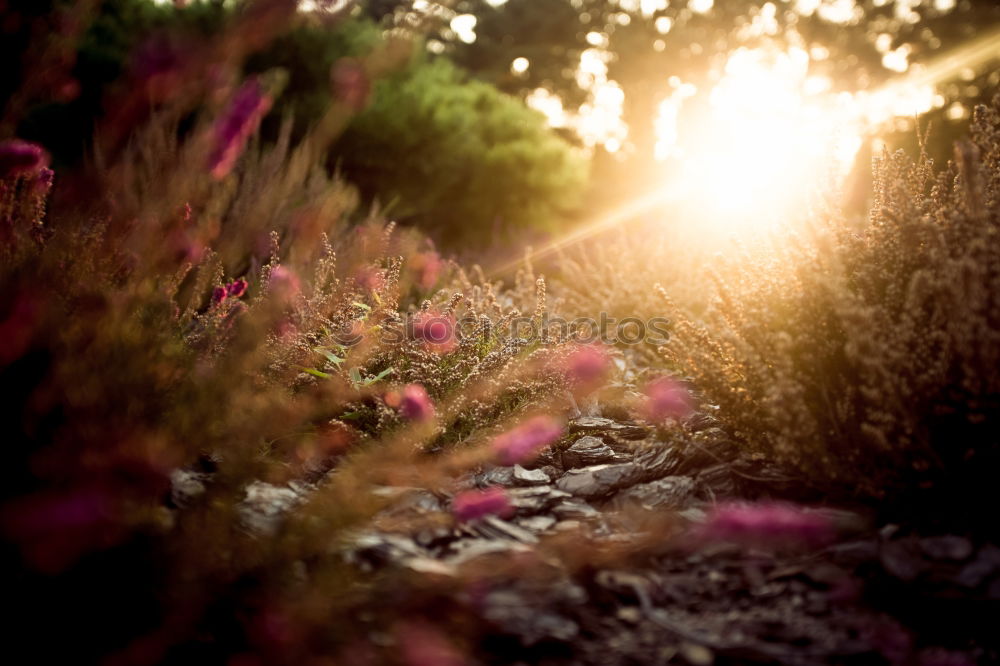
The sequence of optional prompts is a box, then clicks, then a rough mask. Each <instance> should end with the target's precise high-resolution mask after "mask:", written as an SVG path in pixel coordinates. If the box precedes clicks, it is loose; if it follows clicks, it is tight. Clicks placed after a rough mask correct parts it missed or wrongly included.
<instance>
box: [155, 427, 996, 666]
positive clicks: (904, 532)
mask: <svg viewBox="0 0 1000 666" xmlns="http://www.w3.org/2000/svg"><path fill="white" fill-rule="evenodd" d="M568 430H569V436H567V437H565V438H564V439H563V440H562V441H561V442H560V443H559V445H557V446H556V447H553V448H552V449H551V450H549V451H546V452H545V453H543V454H542V455H541V456H540V457H539V458H538V459H536V460H534V461H533V462H532V463H530V464H526V465H524V466H520V465H514V466H511V467H493V468H489V469H483V470H480V471H479V473H477V474H475V475H472V476H469V477H467V478H465V479H462V480H460V481H459V483H458V490H461V489H463V488H464V489H472V488H487V487H490V486H502V487H504V488H506V489H507V492H508V495H509V497H510V501H511V505H512V507H513V510H512V512H510V513H509V514H507V515H505V516H504V517H500V516H496V515H493V516H487V517H484V518H482V519H481V520H478V521H470V522H465V523H461V522H456V521H455V520H454V519H453V518H452V517H451V506H450V503H451V500H452V497H451V496H447V495H443V494H433V493H430V492H428V491H425V490H422V489H415V488H413V489H406V488H404V489H399V488H384V489H380V490H379V492H380V493H384V494H385V495H386V496H387V497H390V498H392V499H393V501H392V502H391V505H390V508H388V509H387V510H385V511H384V512H382V513H381V514H380V515H379V516H378V517H377V518H376V519H375V521H373V523H372V525H371V526H370V528H368V529H366V530H364V531H361V532H358V533H355V534H353V535H352V537H351V539H350V540H349V542H348V543H347V544H346V545H345V546H344V550H343V557H345V558H346V559H347V560H348V561H349V562H351V563H352V564H353V565H354V566H356V567H357V568H358V569H359V572H364V573H366V574H368V575H369V577H374V578H378V577H380V576H381V577H383V578H386V579H388V580H391V581H394V582H393V583H392V584H391V586H393V587H392V592H391V593H389V596H387V597H385V596H383V597H381V598H380V600H375V601H373V602H372V603H373V604H378V603H386V604H390V603H391V604H403V605H408V606H409V607H411V609H412V612H413V613H414V614H416V615H418V616H421V615H422V616H424V617H426V618H427V619H428V620H429V621H431V622H433V621H435V620H436V619H438V618H440V617H443V616H444V615H445V614H456V613H459V614H461V615H462V616H463V618H465V619H464V620H463V621H464V622H465V624H466V625H467V628H468V625H471V626H472V628H471V629H469V631H471V632H472V633H473V634H474V635H476V636H478V637H479V638H478V639H477V641H476V646H475V648H474V653H475V658H476V659H477V660H479V661H481V662H483V663H495V664H594V665H597V664H668V663H669V664H678V663H679V664H685V663H686V664H695V665H700V664H712V663H715V664H723V663H724V664H743V663H781V664H848V663H850V664H868V663H872V664H878V663H891V664H919V665H921V666H932V665H942V666H943V665H952V666H958V665H960V664H975V663H1000V651H998V647H1000V640H998V639H997V637H996V631H995V627H994V626H993V625H994V624H997V622H1000V548H998V547H997V546H996V545H993V544H990V543H982V542H979V541H977V540H975V539H972V538H969V537H967V536H965V535H961V534H948V533H944V534H942V533H919V532H917V531H915V530H914V529H912V528H908V527H907V526H905V525H902V526H901V525H892V524H889V525H880V524H877V522H878V521H877V520H876V519H875V518H874V516H873V514H870V513H868V512H866V511H864V510H863V509H858V508H857V507H851V508H850V509H847V508H843V507H814V508H812V509H809V511H811V512H813V513H815V515H817V516H822V517H823V519H824V520H826V521H828V522H829V524H831V525H834V526H835V527H836V536H835V538H834V539H833V540H832V541H826V542H824V543H822V544H810V547H802V545H801V544H797V545H796V547H785V545H782V544H774V543H747V542H745V541H741V542H727V541H725V540H722V541H720V540H717V539H705V538H701V537H699V536H698V534H699V527H700V526H703V525H704V524H705V521H706V520H708V518H709V516H710V514H711V511H712V509H713V507H715V506H718V504H719V503H720V502H725V501H732V500H749V501H756V500H760V499H762V498H767V497H768V496H777V497H781V496H782V495H783V494H785V495H787V493H788V483H789V480H788V479H785V478H783V477H782V476H781V475H780V474H778V473H776V472H775V471H773V470H770V469H768V468H767V467H766V466H764V465H762V464H760V463H759V462H755V461H753V460H751V459H749V458H747V457H744V456H741V455H740V454H739V453H738V452H737V451H736V450H735V448H734V447H733V446H732V444H731V443H730V442H729V440H728V439H727V438H726V436H725V434H724V433H723V431H722V430H721V429H719V428H717V427H716V426H715V424H714V422H713V420H712V419H711V418H710V417H696V418H695V419H694V420H693V421H692V422H690V423H688V424H687V425H686V427H685V428H678V429H677V432H676V435H674V436H670V437H664V434H663V431H660V432H657V431H655V430H654V429H652V428H650V427H647V426H645V425H643V424H639V423H633V422H623V421H616V420H612V419H607V418H601V417H593V416H590V417H587V416H581V417H579V418H577V419H575V420H573V421H571V422H570V424H569V428H568ZM664 438H665V439H668V440H669V441H662V439H664ZM174 481H175V483H174V503H175V504H176V505H178V506H183V505H184V503H185V502H186V501H187V500H188V498H189V497H190V496H191V495H193V494H197V493H198V492H199V486H201V485H202V484H203V483H205V482H207V479H206V478H205V477H204V476H200V475H197V474H193V473H188V472H178V473H177V474H175V479H174ZM310 487H311V486H310V485H309V484H305V483H303V484H292V485H289V486H280V487H279V486H273V485H268V484H264V483H258V484H254V485H253V486H251V487H249V488H248V489H247V495H246V500H245V501H244V503H243V506H242V507H241V519H242V520H243V522H244V524H245V526H246V527H247V529H248V530H250V531H252V532H253V533H255V534H258V535H260V537H261V538H266V535H267V534H269V533H273V531H274V530H276V529H278V528H279V526H280V523H281V520H282V516H283V515H284V514H285V513H286V512H287V511H288V510H289V509H291V508H292V507H294V506H295V505H296V504H297V503H298V502H300V501H302V499H303V498H304V497H306V496H307V494H308V493H309V491H310ZM399 581H410V582H402V583H400V582H399ZM414 581H416V582H414ZM368 610H370V611H372V612H375V611H377V609H376V608H371V609H368ZM365 612H366V611H365V609H359V617H364V616H365ZM370 638H371V640H373V641H374V642H376V643H377V642H378V641H379V640H390V639H386V638H385V637H380V636H377V635H374V634H373V636H371V637H370ZM449 663H450V662H449Z"/></svg>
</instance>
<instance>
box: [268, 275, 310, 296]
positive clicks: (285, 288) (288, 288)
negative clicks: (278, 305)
mask: <svg viewBox="0 0 1000 666" xmlns="http://www.w3.org/2000/svg"><path fill="white" fill-rule="evenodd" d="M267 287H268V290H269V291H270V292H271V293H272V294H274V296H275V297H276V298H278V299H280V300H286V301H287V300H291V299H293V298H295V296H297V295H298V294H299V292H300V291H301V290H302V282H301V281H300V280H299V276H298V275H296V274H295V272H294V271H292V270H291V269H290V268H285V267H284V266H275V267H274V268H272V269H271V274H270V277H268V281H267Z"/></svg>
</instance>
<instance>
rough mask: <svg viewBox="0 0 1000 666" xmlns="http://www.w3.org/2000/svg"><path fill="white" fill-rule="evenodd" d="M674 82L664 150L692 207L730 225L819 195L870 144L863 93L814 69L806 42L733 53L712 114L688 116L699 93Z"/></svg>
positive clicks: (763, 218) (760, 219)
mask: <svg viewBox="0 0 1000 666" xmlns="http://www.w3.org/2000/svg"><path fill="white" fill-rule="evenodd" d="M686 85H687V86H690V84H680V85H677V86H675V87H674V92H673V94H672V95H671V96H670V97H668V98H667V100H666V101H665V102H664V103H663V105H662V106H661V122H660V123H659V127H660V130H661V133H660V137H659V142H658V144H657V147H656V153H657V156H658V157H659V158H660V159H662V160H663V162H664V165H665V167H666V169H667V171H668V172H669V174H670V175H669V176H668V178H669V179H672V180H673V179H679V180H681V181H682V182H683V183H684V187H683V188H682V190H683V191H684V192H685V196H684V201H683V202H681V203H682V205H684V207H685V209H690V211H692V212H695V213H696V214H698V215H700V216H701V217H702V218H705V219H707V220H708V221H711V222H712V223H713V224H715V225H720V224H721V225H722V226H724V227H725V230H726V231H736V230H739V229H745V228H747V227H752V228H753V229H754V230H760V229H762V228H768V227H770V225H771V223H772V222H773V221H774V220H776V219H779V218H786V217H787V215H788V213H790V212H795V211H796V210H801V209H802V207H803V206H804V205H805V204H806V203H807V201H808V199H809V197H810V195H811V193H812V192H813V191H814V190H815V189H816V188H817V185H819V186H820V187H822V184H823V183H832V182H834V181H836V180H837V179H838V178H839V177H840V176H843V175H844V174H845V173H846V172H847V170H848V169H849V168H850V165H851V163H852V161H853V159H854V156H855V154H856V152H857V150H858V147H859V146H860V145H861V140H862V139H861V136H862V132H863V129H862V127H861V124H860V122H859V119H858V118H857V117H856V109H855V108H854V106H855V104H854V99H853V98H851V97H849V96H838V95H833V94H831V93H830V92H829V89H830V87H831V84H830V81H829V80H828V79H825V78H821V77H816V76H810V75H809V55H808V54H807V53H806V52H805V51H802V50H799V49H790V50H788V51H778V52H769V51H765V50H762V49H746V48H741V49H738V50H736V51H734V52H733V53H732V54H730V56H729V58H728V61H727V63H726V66H725V71H724V74H723V76H722V77H721V78H720V80H719V81H718V82H717V83H716V84H715V85H714V86H713V87H712V89H711V90H710V91H709V93H708V96H707V97H708V101H707V104H706V105H705V108H704V109H703V110H700V111H703V112H699V113H698V114H697V117H696V118H695V119H694V120H688V121H687V122H685V123H680V121H679V118H680V110H681V108H682V107H683V105H684V103H685V101H686V100H687V99H688V98H689V97H691V96H692V95H693V91H692V90H691V89H690V87H685V86H686Z"/></svg>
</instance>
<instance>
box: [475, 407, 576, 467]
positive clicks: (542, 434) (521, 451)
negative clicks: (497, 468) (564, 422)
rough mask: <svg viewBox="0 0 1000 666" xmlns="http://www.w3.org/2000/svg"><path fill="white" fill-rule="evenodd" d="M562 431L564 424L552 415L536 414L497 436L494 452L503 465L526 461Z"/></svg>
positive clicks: (558, 436)
mask: <svg viewBox="0 0 1000 666" xmlns="http://www.w3.org/2000/svg"><path fill="white" fill-rule="evenodd" d="M562 432H563V429H562V426H561V425H560V424H559V422H558V421H556V419H554V418H552V417H551V416H545V415H541V416H535V417H534V418H531V419H528V420H527V421H525V422H524V423H522V424H521V425H519V426H517V427H516V428H513V429H511V430H508V431H507V432H505V433H503V434H502V435H498V436H497V437H495V438H494V439H493V444H492V446H493V452H494V454H495V455H496V457H497V460H498V461H499V462H500V464H501V465H514V464H516V463H521V462H526V461H528V460H532V459H533V458H534V457H535V456H537V455H538V453H539V451H541V450H542V449H544V448H545V447H546V446H548V445H549V444H551V443H552V442H554V441H556V440H557V439H559V438H560V437H561V436H562Z"/></svg>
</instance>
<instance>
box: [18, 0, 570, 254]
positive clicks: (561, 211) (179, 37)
mask: <svg viewBox="0 0 1000 666" xmlns="http://www.w3.org/2000/svg"><path fill="white" fill-rule="evenodd" d="M237 14H238V12H237V11H236V9H234V8H232V7H229V6H227V5H223V4H222V3H209V2H192V3H189V4H188V5H187V6H185V7H184V8H183V9H178V8H175V7H173V6H170V5H154V4H153V3H151V2H150V1H149V0H108V1H107V2H104V3H102V4H101V5H100V9H99V11H98V12H97V13H96V14H95V15H94V16H93V17H91V18H92V20H90V22H89V23H87V24H86V25H85V28H86V29H85V30H84V31H83V33H82V35H81V37H80V40H79V44H78V46H77V47H76V49H75V51H73V52H72V53H71V60H70V61H69V63H68V65H69V66H68V67H66V68H65V69H66V71H65V72H63V73H62V74H61V75H60V76H62V77H63V78H64V79H65V84H66V85H67V86H70V87H73V88H74V92H73V93H72V96H71V97H70V98H68V99H65V98H60V96H59V94H58V92H57V91H54V89H53V90H50V91H49V92H48V93H47V95H46V96H45V97H43V98H42V99H41V100H35V102H34V103H33V104H32V105H30V107H28V108H27V109H25V113H24V114H23V118H21V119H20V120H19V122H18V123H17V133H18V134H19V135H20V136H22V137H24V138H27V139H34V140H38V141H42V142H44V144H45V145H46V147H47V148H48V150H49V151H50V152H51V153H52V154H53V156H54V158H55V161H56V163H57V164H64V165H68V164H73V163H77V162H79V160H80V159H81V158H82V156H83V155H85V154H88V153H89V152H90V151H91V149H92V146H91V145H89V144H88V139H86V138H85V137H89V136H91V134H92V133H93V131H94V129H95V127H96V126H97V125H98V124H101V123H104V124H108V123H111V124H116V123H122V122H126V121H122V120H120V119H119V118H118V116H117V115H116V114H120V113H122V102H121V96H122V92H123V91H124V90H127V89H135V90H137V91H142V89H143V88H144V87H146V88H149V89H151V90H153V92H151V93H147V94H149V95H151V96H152V98H151V99H150V100H149V101H145V102H143V103H145V104H147V105H150V110H151V111H152V110H155V108H156V105H157V104H160V103H161V101H162V100H158V99H156V98H155V95H156V94H157V93H156V91H157V90H158V87H156V86H159V87H162V84H161V83H159V82H158V81H157V77H160V78H166V77H164V76H163V74H164V73H166V74H168V75H169V72H170V71H171V68H173V67H174V66H175V65H176V64H177V63H179V62H183V61H184V59H185V58H187V57H189V56H190V54H191V53H192V52H196V50H197V48H201V47H199V46H198V45H199V44H201V43H203V41H204V40H205V39H208V38H210V37H211V36H212V35H213V34H217V33H218V31H219V30H220V27H221V25H222V24H223V22H224V21H225V20H227V19H228V18H230V17H232V16H234V15H237ZM38 16H39V17H44V16H47V15H46V14H45V12H44V11H41V12H39V13H38ZM36 28H37V26H36ZM30 32H31V30H29V29H28V28H25V33H26V35H27V34H28V33H30ZM26 39H27V37H25V40H26ZM394 39H395V40H396V41H399V39H398V37H395V36H394V37H390V38H389V39H385V38H384V37H383V34H382V30H381V29H379V28H378V27H377V25H376V24H375V23H373V22H371V21H370V20H368V19H366V18H364V17H363V16H359V17H355V18H347V19H346V20H345V19H344V18H343V17H341V18H340V19H339V20H330V19H328V18H326V17H324V16H322V15H317V16H308V15H302V16H300V17H299V19H298V20H297V21H296V22H295V24H294V25H293V26H292V28H291V29H290V30H288V31H287V32H284V33H283V34H281V35H280V36H278V37H277V38H276V39H274V40H272V41H270V42H269V43H268V45H267V46H266V48H264V49H261V50H259V51H257V52H255V53H254V54H253V55H252V56H251V57H250V58H249V59H248V60H247V61H246V63H245V65H244V69H245V71H247V72H258V73H262V72H269V71H274V70H275V69H280V70H282V71H284V72H285V73H286V74H287V83H286V85H285V86H284V90H283V94H282V95H281V96H280V97H279V98H278V99H277V100H276V113H274V114H272V115H271V116H270V117H269V118H268V119H267V120H266V121H265V124H264V128H263V133H262V136H263V137H264V138H265V140H268V141H274V140H276V139H277V137H278V135H279V133H280V127H281V122H282V118H283V117H285V116H290V117H291V118H292V119H293V130H292V138H293V139H294V140H298V139H301V138H302V137H303V136H304V135H305V134H306V133H307V132H308V131H309V130H310V128H311V127H312V126H314V125H315V124H316V123H317V122H319V120H320V119H321V118H322V117H323V115H324V113H325V112H326V110H327V109H328V108H329V107H330V106H331V104H333V103H335V102H336V101H338V94H341V93H342V91H338V90H336V82H334V81H332V80H331V79H332V72H331V69H332V68H335V67H337V66H338V64H340V63H348V64H350V63H353V61H354V60H356V59H357V58H359V57H362V56H366V55H368V54H370V53H373V52H378V51H387V50H392V49H393V48H397V46H398V45H395V44H394V43H393V40H394ZM25 40H21V41H18V42H13V41H12V42H5V46H4V48H5V49H9V50H10V53H9V54H8V55H9V56H10V59H9V60H10V61H16V60H18V59H19V58H20V57H21V56H24V55H25V54H27V53H28V52H29V50H28V49H27V41H25ZM67 57H69V56H67ZM439 60H440V59H431V58H428V57H427V56H426V55H423V56H416V57H414V58H413V59H412V60H411V62H410V63H409V64H408V65H405V66H404V67H403V71H401V72H399V73H398V74H397V75H395V76H392V77H388V78H386V79H385V80H383V81H380V82H378V83H377V84H376V82H375V81H374V80H373V79H375V78H378V77H379V76H381V75H382V70H384V69H385V67H377V68H375V69H376V70H380V71H374V70H372V71H367V70H366V71H359V72H358V73H357V76H358V77H359V79H360V80H359V81H357V82H355V83H354V85H355V86H356V87H358V88H359V90H357V91H355V93H351V94H356V95H357V96H358V100H356V101H354V102H351V103H350V104H349V106H357V107H358V109H360V108H363V107H364V106H367V105H370V108H369V109H368V110H366V111H364V112H363V113H361V114H360V115H359V116H358V117H357V118H356V119H355V120H354V122H352V123H351V125H350V127H349V128H348V130H347V131H346V133H345V134H344V136H343V138H342V139H341V140H340V141H338V142H337V143H336V144H335V145H333V146H332V148H331V150H330V153H329V160H328V164H329V166H330V167H331V168H339V169H340V171H341V173H342V174H343V176H344V177H345V178H346V179H347V180H349V181H350V182H352V183H353V184H355V185H356V186H358V187H359V189H360V191H361V192H362V193H363V195H364V196H365V199H366V201H367V202H373V201H375V200H376V199H377V200H378V201H379V202H380V203H381V204H383V205H390V204H391V209H390V211H389V212H390V213H391V214H393V215H394V216H396V217H397V218H399V219H400V220H401V221H405V222H409V223H418V224H420V225H421V226H423V227H424V228H425V229H428V230H431V231H432V232H433V233H434V234H435V236H436V237H437V239H438V240H439V242H443V243H445V244H450V245H451V246H452V247H453V246H454V245H456V244H458V243H477V244H479V245H485V244H486V243H488V242H490V241H492V240H495V239H497V238H499V237H502V236H509V234H510V233H512V232H514V231H516V230H518V229H524V228H526V227H532V226H535V227H544V228H553V227H555V226H557V225H558V224H559V223H560V222H561V221H562V220H563V218H564V217H565V213H566V211H567V210H568V209H569V208H571V207H572V206H573V204H574V203H575V201H576V196H577V195H578V193H579V190H580V188H581V187H582V185H583V183H584V181H585V178H586V158H585V156H583V155H582V154H579V153H577V152H576V151H574V150H573V149H572V147H571V146H570V145H569V144H568V143H566V142H565V141H563V140H561V139H559V138H558V137H556V136H555V135H554V134H553V133H552V132H551V131H550V130H549V129H548V128H547V127H546V125H545V122H544V119H543V118H542V117H541V116H540V115H539V114H537V113H535V112H533V111H529V110H527V109H526V108H524V106H523V104H522V103H521V102H520V101H518V100H516V99H514V98H510V97H507V96H505V95H503V94H501V93H499V92H498V91H497V90H496V89H495V88H493V87H492V86H490V85H488V84H484V83H482V82H479V81H470V80H468V77H467V76H465V75H464V74H462V73H461V72H460V71H459V70H457V69H455V68H454V67H451V66H450V65H449V64H448V63H447V62H445V61H443V60H442V61H440V62H439ZM8 76H9V75H8ZM18 85H20V81H19V80H18V79H16V78H11V79H9V80H5V81H4V89H5V90H7V91H8V92H7V96H8V97H9V96H11V95H13V91H14V90H15V89H16V88H17V86H18ZM55 85H56V84H51V85H49V86H48V87H49V88H53V86H55ZM369 88H371V89H372V94H370V95H369V94H368V89H369ZM0 92H2V90H0ZM140 101H141V100H140ZM125 108H127V109H130V112H131V113H133V115H134V114H135V113H139V112H138V111H136V110H135V109H132V108H131V107H125ZM142 113H145V112H142ZM184 127H186V125H181V126H180V130H181V131H184ZM432 174H433V175H432Z"/></svg>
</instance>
